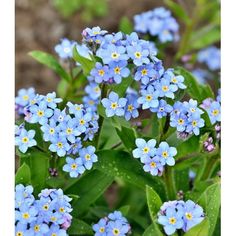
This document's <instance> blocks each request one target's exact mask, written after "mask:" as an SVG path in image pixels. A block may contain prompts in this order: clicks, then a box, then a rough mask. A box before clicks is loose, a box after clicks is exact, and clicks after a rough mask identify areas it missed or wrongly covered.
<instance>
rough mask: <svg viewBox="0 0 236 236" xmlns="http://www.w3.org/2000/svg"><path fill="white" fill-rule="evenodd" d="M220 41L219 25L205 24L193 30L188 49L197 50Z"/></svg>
mask: <svg viewBox="0 0 236 236" xmlns="http://www.w3.org/2000/svg"><path fill="white" fill-rule="evenodd" d="M219 41H220V27H219V26H218V25H215V24H211V25H207V26H205V27H202V28H200V29H199V30H197V31H195V32H193V34H192V37H191V40H190V43H189V47H190V50H193V49H194V50H199V49H202V48H205V47H207V46H209V45H212V44H214V43H216V42H219Z"/></svg>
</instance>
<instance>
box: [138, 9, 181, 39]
mask: <svg viewBox="0 0 236 236" xmlns="http://www.w3.org/2000/svg"><path fill="white" fill-rule="evenodd" d="M134 29H135V31H137V32H139V33H143V34H146V33H149V34H150V35H151V36H157V37H158V39H159V41H160V42H161V43H165V42H171V41H174V40H177V39H178V38H179V35H178V30H179V24H178V23H177V21H176V19H175V18H174V17H172V16H171V12H170V11H169V10H166V9H165V8H164V7H159V8H155V9H154V10H152V11H147V12H143V13H141V14H139V15H135V16H134Z"/></svg>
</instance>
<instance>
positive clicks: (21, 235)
mask: <svg viewBox="0 0 236 236" xmlns="http://www.w3.org/2000/svg"><path fill="white" fill-rule="evenodd" d="M28 234H29V231H28V230H27V224H22V223H21V222H18V223H17V225H16V226H15V235H16V236H28Z"/></svg>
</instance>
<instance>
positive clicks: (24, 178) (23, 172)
mask: <svg viewBox="0 0 236 236" xmlns="http://www.w3.org/2000/svg"><path fill="white" fill-rule="evenodd" d="M15 184H24V185H28V184H31V174H30V168H29V166H28V165H27V164H26V163H23V165H22V166H20V168H19V169H18V170H17V172H16V177H15Z"/></svg>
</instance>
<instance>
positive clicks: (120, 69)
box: [109, 60, 130, 84]
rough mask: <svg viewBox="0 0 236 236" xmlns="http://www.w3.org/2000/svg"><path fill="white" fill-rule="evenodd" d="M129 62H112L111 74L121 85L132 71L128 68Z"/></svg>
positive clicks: (110, 66)
mask: <svg viewBox="0 0 236 236" xmlns="http://www.w3.org/2000/svg"><path fill="white" fill-rule="evenodd" d="M127 64H128V63H127V61H124V60H123V61H118V62H113V61H112V62H110V63H109V68H110V74H111V76H112V78H113V79H114V81H115V82H116V83H117V84H119V83H121V80H122V78H126V77H128V76H129V74H130V71H129V69H128V68H127V67H126V66H127Z"/></svg>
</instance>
